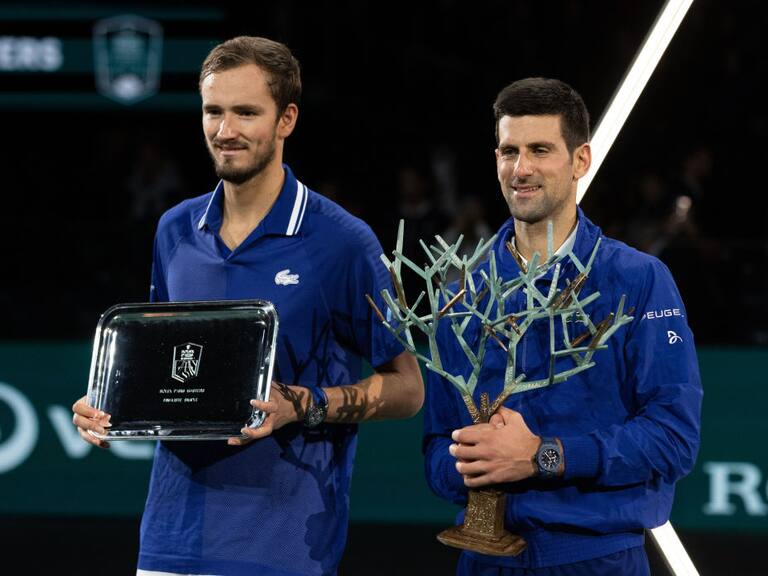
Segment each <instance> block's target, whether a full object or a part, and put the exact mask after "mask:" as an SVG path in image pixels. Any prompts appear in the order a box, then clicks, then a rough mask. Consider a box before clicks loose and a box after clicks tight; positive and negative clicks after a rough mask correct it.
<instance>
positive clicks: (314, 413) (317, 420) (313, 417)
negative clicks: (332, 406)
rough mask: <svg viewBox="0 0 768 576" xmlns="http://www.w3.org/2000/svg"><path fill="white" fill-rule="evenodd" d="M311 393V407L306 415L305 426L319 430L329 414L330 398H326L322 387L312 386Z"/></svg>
mask: <svg viewBox="0 0 768 576" xmlns="http://www.w3.org/2000/svg"><path fill="white" fill-rule="evenodd" d="M309 392H310V394H311V397H310V399H309V407H308V408H307V411H306V413H305V414H304V426H306V427H307V428H317V427H318V426H319V425H320V424H322V423H323V421H324V420H325V417H326V415H327V414H328V396H326V394H325V390H323V388H322V386H311V387H310V388H309Z"/></svg>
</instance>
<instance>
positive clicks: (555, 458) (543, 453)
mask: <svg viewBox="0 0 768 576" xmlns="http://www.w3.org/2000/svg"><path fill="white" fill-rule="evenodd" d="M562 462H563V450H562V448H560V444H558V443H557V441H556V440H555V438H545V437H542V438H541V444H539V448H538V450H536V455H535V456H534V457H533V464H534V466H535V467H536V477H537V478H554V477H556V476H557V470H558V468H560V464H562Z"/></svg>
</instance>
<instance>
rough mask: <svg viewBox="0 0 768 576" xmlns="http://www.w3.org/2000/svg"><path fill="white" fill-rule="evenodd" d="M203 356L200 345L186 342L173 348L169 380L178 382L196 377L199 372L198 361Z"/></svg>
mask: <svg viewBox="0 0 768 576" xmlns="http://www.w3.org/2000/svg"><path fill="white" fill-rule="evenodd" d="M202 356H203V347H202V346H201V345H200V344H193V343H192V342H187V343H186V344H179V345H178V346H174V347H173V368H172V369H171V378H173V379H174V380H178V381H179V382H186V381H187V380H189V379H191V378H194V377H195V376H197V373H198V372H199V371H200V359H201V358H202Z"/></svg>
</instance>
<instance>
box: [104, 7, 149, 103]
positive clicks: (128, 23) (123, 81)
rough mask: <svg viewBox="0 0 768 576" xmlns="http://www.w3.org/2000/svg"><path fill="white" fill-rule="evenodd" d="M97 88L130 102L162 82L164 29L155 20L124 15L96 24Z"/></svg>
mask: <svg viewBox="0 0 768 576" xmlns="http://www.w3.org/2000/svg"><path fill="white" fill-rule="evenodd" d="M93 48H94V62H95V71H96V87H97V88H98V90H99V92H101V93H102V94H103V95H104V96H107V97H108V98H111V99H112V100H115V101H117V102H120V103H121V104H126V105H131V104H135V103H136V102H138V101H140V100H144V99H146V98H149V97H150V96H152V95H153V94H155V93H156V92H157V90H158V87H159V85H160V72H161V64H162V51H163V28H162V26H161V25H160V24H159V23H158V22H155V21H154V20H149V19H148V18H143V17H141V16H133V15H125V16H115V17H113V18H107V19H104V20H100V21H98V22H97V23H96V25H95V26H94V27H93Z"/></svg>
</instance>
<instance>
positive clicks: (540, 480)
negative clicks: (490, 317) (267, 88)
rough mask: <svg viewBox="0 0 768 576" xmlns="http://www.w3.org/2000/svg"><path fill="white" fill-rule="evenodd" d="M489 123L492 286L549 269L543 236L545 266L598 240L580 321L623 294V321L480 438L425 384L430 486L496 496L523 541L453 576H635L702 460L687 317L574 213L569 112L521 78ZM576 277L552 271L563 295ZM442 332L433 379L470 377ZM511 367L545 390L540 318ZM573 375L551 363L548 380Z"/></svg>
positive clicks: (458, 404)
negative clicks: (681, 485)
mask: <svg viewBox="0 0 768 576" xmlns="http://www.w3.org/2000/svg"><path fill="white" fill-rule="evenodd" d="M494 112H495V116H496V132H497V134H496V135H497V143H498V148H497V150H496V162H497V171H498V177H499V182H500V184H501V189H502V193H503V195H504V198H505V200H506V202H507V204H508V205H509V209H510V212H511V214H512V217H511V218H510V219H509V220H508V221H507V222H506V223H505V224H504V225H503V226H502V227H501V229H500V230H499V233H498V237H497V240H496V242H495V245H494V247H493V251H494V253H495V258H496V262H497V267H498V273H499V275H500V276H502V277H503V278H507V279H510V278H514V277H516V276H517V275H518V274H519V272H520V266H521V265H523V266H526V265H527V262H528V261H530V260H531V258H532V257H533V254H534V253H536V252H538V253H539V254H542V255H546V254H547V225H548V222H552V225H553V241H554V242H553V247H554V248H555V249H556V250H557V253H558V254H559V255H565V254H567V253H568V251H569V250H571V251H572V252H573V253H574V254H575V255H576V256H577V257H578V258H579V260H580V261H581V262H584V263H585V262H587V261H588V259H589V256H590V254H591V253H592V250H593V248H594V246H595V243H596V242H597V241H598V239H599V238H602V241H601V245H600V247H599V249H598V252H597V256H596V258H595V261H594V263H593V266H592V269H591V271H590V274H589V277H588V279H587V280H586V282H585V283H584V285H583V287H582V288H581V293H582V294H591V293H593V292H600V298H599V299H598V300H597V301H595V302H593V303H592V304H589V305H588V306H587V307H586V312H587V313H588V314H589V315H590V317H591V318H592V319H593V321H594V322H595V323H597V322H598V321H600V320H602V319H603V318H605V317H606V316H608V315H609V313H610V312H614V311H616V309H617V306H618V303H619V300H620V299H621V297H622V296H623V295H626V307H627V308H634V311H633V312H632V316H633V320H632V321H631V322H629V323H628V324H625V325H624V326H622V327H621V328H619V330H618V331H617V332H615V333H614V334H613V336H612V337H611V339H610V340H608V342H607V349H605V350H600V351H598V352H597V353H596V354H595V356H594V360H595V361H596V363H597V365H596V366H595V367H593V368H591V369H589V370H586V371H584V372H580V373H578V374H576V375H574V376H572V377H571V378H569V379H568V380H566V381H564V382H561V383H558V384H553V385H550V386H547V387H544V388H539V389H535V390H530V391H527V392H522V393H519V394H514V395H512V396H510V397H509V398H508V399H507V400H506V401H505V402H504V404H503V406H501V407H500V408H499V410H498V411H497V412H496V414H495V415H494V416H493V417H492V419H491V421H490V422H489V423H487V424H473V423H472V419H471V417H470V415H469V412H468V411H467V409H466V407H465V404H464V402H463V401H462V399H461V396H460V394H459V393H458V391H457V390H456V389H455V388H454V387H453V386H452V385H451V384H450V383H449V382H448V381H447V380H445V379H444V378H442V377H440V376H438V375H437V374H435V373H433V372H430V373H429V374H428V385H427V398H426V403H425V420H424V422H425V423H424V452H425V456H426V474H427V480H428V482H429V484H430V486H431V488H432V490H434V491H435V492H436V493H437V494H438V495H439V496H441V497H443V498H445V499H447V500H450V501H451V502H454V503H457V504H461V505H464V504H466V501H467V491H468V488H482V487H488V486H495V487H501V488H502V489H503V490H504V491H505V492H506V494H507V495H506V498H507V507H506V527H507V529H508V530H509V531H511V532H513V533H516V534H519V535H521V536H522V537H523V538H524V539H525V540H526V542H527V548H526V549H525V550H524V551H523V552H522V553H520V554H519V555H517V556H489V555H483V554H479V553H475V552H468V551H465V552H463V553H462V555H461V558H460V561H459V567H458V573H459V574H482V575H491V574H493V575H504V576H512V575H522V574H526V575H527V574H535V575H547V576H556V575H557V576H565V575H569V576H576V575H585V576H586V575H589V576H596V575H597V576H599V575H609V574H610V575H621V576H634V575H646V574H648V573H649V568H648V561H647V558H646V556H645V552H644V549H643V538H644V536H643V534H644V529H646V528H652V527H655V526H659V525H661V524H663V523H664V522H665V521H666V520H667V519H668V517H669V513H670V509H671V507H672V500H673V496H674V484H675V482H676V481H677V480H678V479H679V478H681V477H682V476H684V475H685V474H687V473H688V472H689V471H690V470H691V469H692V467H693V464H694V461H695V458H696V453H697V450H698V446H699V425H700V412H701V399H702V390H701V382H700V378H699V372H698V366H697V361H696V352H695V347H694V342H693V335H692V334H691V331H690V329H689V328H688V324H687V320H686V312H685V307H684V306H683V303H682V301H681V299H680V294H679V293H678V290H677V288H676V287H675V284H674V281H673V280H672V277H671V275H670V273H669V270H668V269H667V268H666V266H664V264H662V263H661V262H660V261H658V260H657V259H655V258H653V257H651V256H648V255H646V254H643V253H640V252H638V251H636V250H634V249H632V248H630V247H628V246H626V245H625V244H623V243H621V242H618V241H615V240H612V239H609V238H606V237H604V236H602V233H601V231H600V229H599V228H598V227H597V226H595V225H594V224H593V223H592V222H590V221H589V219H588V218H587V217H586V216H585V215H584V214H583V212H582V211H581V210H580V209H578V208H577V206H576V184H577V182H578V180H579V178H581V177H582V176H583V175H584V174H585V173H586V172H587V170H588V169H589V165H590V160H591V151H590V145H589V117H588V113H587V110H586V108H585V106H584V103H583V101H582V99H581V97H580V96H579V95H578V94H577V93H576V92H575V91H574V90H573V89H572V88H571V87H570V86H568V85H567V84H565V83H563V82H561V81H558V80H551V79H543V78H529V79H525V80H520V81H517V82H514V83H512V84H511V85H509V86H507V87H506V88H504V89H503V90H502V91H501V92H500V93H499V95H498V97H497V99H496V102H495V104H494ZM508 244H509V246H508ZM513 252H514V253H515V256H513ZM486 272H487V264H486ZM577 274H578V270H577V269H576V267H575V265H574V264H573V263H572V262H571V261H570V260H569V259H568V258H564V259H563V260H562V267H561V270H560V275H559V280H558V283H559V285H560V287H561V288H562V287H565V285H566V281H570V282H573V281H574V279H575V278H576V276H577ZM551 279H552V270H550V271H549V272H548V273H547V274H546V275H545V276H543V277H541V278H539V279H538V280H537V281H536V282H537V283H541V287H548V286H549V283H550V281H551ZM475 282H476V283H479V282H482V280H481V279H480V276H479V271H478V272H476V278H475ZM525 298H526V295H525V294H524V293H523V291H522V290H520V291H518V293H517V294H516V297H513V298H510V302H509V304H508V309H507V310H506V312H507V313H510V312H514V311H515V310H524V309H525V307H526V303H525ZM447 324H448V323H444V324H443V328H445V329H444V330H442V331H441V332H439V334H438V343H439V346H440V352H441V358H442V359H443V364H444V368H445V370H446V372H448V373H453V374H463V375H465V377H466V376H468V375H469V372H470V367H469V365H468V362H467V361H466V359H465V358H466V357H465V356H464V354H463V352H462V350H461V348H460V347H459V345H458V344H457V342H456V340H455V338H454V336H453V334H452V333H451V331H450V328H449V326H448V325H447ZM568 329H569V330H572V331H573V333H571V334H570V335H569V336H570V337H571V338H572V339H573V338H574V337H576V336H578V333H579V332H583V331H584V328H583V326H581V325H580V324H578V323H571V325H570V326H569V328H568ZM465 337H466V335H465ZM560 337H562V335H560ZM470 338H471V336H470ZM516 353H517V367H518V372H519V373H525V375H526V380H528V381H531V380H537V379H541V378H544V377H546V376H547V374H548V370H549V323H548V321H547V320H546V319H543V320H538V321H536V322H535V323H534V324H532V325H531V326H530V327H529V328H528V330H527V331H526V332H525V334H524V336H523V339H522V340H521V342H520V343H519V345H518V347H517V352H516ZM506 356H507V355H506V353H505V352H504V351H503V350H502V349H501V347H499V346H494V345H488V346H487V348H486V357H485V360H484V363H483V369H482V372H481V376H480V379H479V382H480V384H479V385H478V386H477V389H476V390H475V397H474V400H475V403H476V404H477V405H479V397H480V394H481V393H482V392H488V394H489V396H490V399H491V401H493V399H494V398H496V397H497V396H498V394H499V392H500V391H501V389H502V387H503V381H504V369H505V366H506V359H507V358H506ZM568 363H571V364H570V365H569V364H568ZM572 366H573V364H572V361H571V360H570V359H567V358H561V359H558V371H561V370H564V369H567V368H569V367H572ZM544 452H545V454H544ZM544 456H546V458H544Z"/></svg>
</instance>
